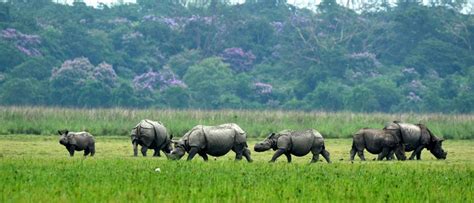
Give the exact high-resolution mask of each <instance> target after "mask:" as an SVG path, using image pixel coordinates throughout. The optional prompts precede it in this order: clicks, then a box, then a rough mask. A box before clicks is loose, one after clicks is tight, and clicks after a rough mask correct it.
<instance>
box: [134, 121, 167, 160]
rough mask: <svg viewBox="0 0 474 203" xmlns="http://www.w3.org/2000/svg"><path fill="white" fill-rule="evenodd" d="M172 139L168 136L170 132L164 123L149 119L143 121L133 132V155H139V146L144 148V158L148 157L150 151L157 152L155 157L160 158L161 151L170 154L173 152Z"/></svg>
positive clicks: (142, 150)
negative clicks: (147, 153)
mask: <svg viewBox="0 0 474 203" xmlns="http://www.w3.org/2000/svg"><path fill="white" fill-rule="evenodd" d="M171 138H172V136H170V135H168V131H167V130H166V127H165V126H164V125H163V124H162V123H160V122H156V121H152V120H148V119H145V120H141V121H140V123H138V124H137V125H136V126H135V127H134V128H133V130H132V132H131V139H132V145H133V155H134V156H137V155H138V149H137V147H138V145H140V146H142V149H141V152H142V155H143V156H146V152H147V150H148V149H153V150H154V151H155V153H154V154H153V156H160V150H162V151H163V152H164V153H170V151H171V150H172V146H171Z"/></svg>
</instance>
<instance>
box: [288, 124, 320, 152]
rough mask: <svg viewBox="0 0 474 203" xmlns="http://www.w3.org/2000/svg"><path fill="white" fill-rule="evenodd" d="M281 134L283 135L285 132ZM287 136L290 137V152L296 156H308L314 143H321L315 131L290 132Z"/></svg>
mask: <svg viewBox="0 0 474 203" xmlns="http://www.w3.org/2000/svg"><path fill="white" fill-rule="evenodd" d="M281 133H285V131H282V132H281ZM289 136H291V142H292V149H291V151H292V153H293V154H294V155H296V156H304V155H306V154H308V153H309V152H310V151H311V148H312V147H313V146H314V145H315V144H316V142H322V138H323V137H322V136H321V134H319V133H318V132H317V131H316V130H305V131H292V132H291V133H290V134H289ZM321 144H322V143H321Z"/></svg>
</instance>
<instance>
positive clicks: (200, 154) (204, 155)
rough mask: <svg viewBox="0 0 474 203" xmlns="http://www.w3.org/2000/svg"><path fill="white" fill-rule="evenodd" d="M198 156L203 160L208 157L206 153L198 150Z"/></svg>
mask: <svg viewBox="0 0 474 203" xmlns="http://www.w3.org/2000/svg"><path fill="white" fill-rule="evenodd" d="M199 156H201V157H202V159H204V161H207V160H208V159H209V158H208V157H207V154H206V152H199Z"/></svg>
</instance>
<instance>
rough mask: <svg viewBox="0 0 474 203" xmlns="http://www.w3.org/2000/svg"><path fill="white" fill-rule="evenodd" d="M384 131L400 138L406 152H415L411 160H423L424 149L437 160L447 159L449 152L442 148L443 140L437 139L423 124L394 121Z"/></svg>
mask: <svg viewBox="0 0 474 203" xmlns="http://www.w3.org/2000/svg"><path fill="white" fill-rule="evenodd" d="M384 130H386V131H388V132H390V133H391V134H393V135H395V136H397V137H400V139H401V141H402V143H403V145H404V148H405V151H408V152H409V151H413V153H412V154H411V156H410V158H409V159H410V160H413V159H414V158H415V155H416V159H418V160H419V159H421V151H422V150H423V148H426V149H428V150H429V151H430V152H431V154H433V155H434V156H435V157H436V158H437V159H446V155H447V152H445V151H444V150H443V148H442V143H443V141H444V140H443V139H441V138H438V137H436V136H435V135H433V133H431V131H430V130H429V129H428V128H427V127H426V126H425V125H423V124H416V125H415V124H410V123H401V122H398V121H393V122H391V123H389V124H387V125H386V126H385V127H384Z"/></svg>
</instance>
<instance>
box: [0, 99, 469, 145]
mask: <svg viewBox="0 0 474 203" xmlns="http://www.w3.org/2000/svg"><path fill="white" fill-rule="evenodd" d="M145 118H147V119H152V120H158V121H161V122H163V123H164V124H165V126H166V127H167V128H168V129H169V130H170V132H171V133H172V134H174V135H175V136H178V137H179V136H181V135H183V134H184V133H185V132H186V131H187V130H189V129H190V128H192V127H193V126H195V125H197V124H205V125H215V124H221V123H227V122H234V123H237V124H239V125H240V126H241V127H242V128H243V129H244V130H246V131H247V134H248V135H249V137H262V136H265V135H267V134H268V133H270V132H273V131H279V130H282V129H307V128H314V129H317V130H318V131H319V132H321V133H322V134H323V136H325V137H327V138H344V137H350V135H351V134H352V133H354V132H355V131H357V130H358V129H360V128H363V127H370V128H383V126H384V124H385V123H387V122H389V121H393V120H400V121H404V122H411V123H424V124H426V125H427V126H428V127H429V128H430V129H431V130H432V131H433V132H434V133H435V134H437V135H440V136H442V137H445V138H448V139H472V138H474V125H473V123H474V115H470V114H469V115H457V114H455V115H446V114H411V113H407V114H385V113H351V112H338V113H329V112H296V111H253V110H216V111H209V110H205V111H204V110H169V109H164V110H156V109H147V110H134V109H121V108H115V109H68V108H43V107H0V134H36V135H51V134H55V133H56V132H57V130H59V129H69V130H71V131H79V130H86V131H89V132H91V133H92V134H94V135H96V136H102V135H128V134H129V132H130V130H131V128H132V127H133V126H134V125H135V124H136V123H138V122H139V121H140V120H141V119H145Z"/></svg>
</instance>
